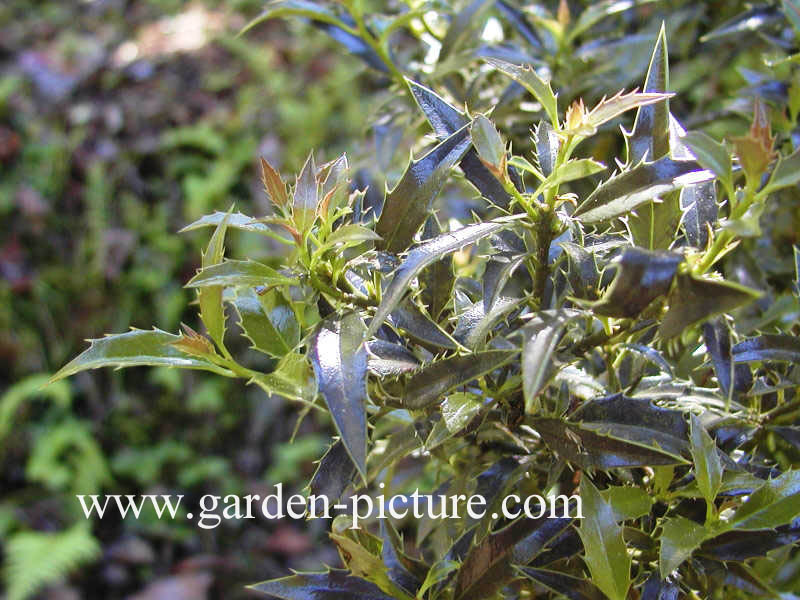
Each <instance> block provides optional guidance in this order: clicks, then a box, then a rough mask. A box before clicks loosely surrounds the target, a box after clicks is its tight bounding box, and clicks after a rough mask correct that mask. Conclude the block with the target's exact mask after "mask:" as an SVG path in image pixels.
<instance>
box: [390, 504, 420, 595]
mask: <svg viewBox="0 0 800 600" xmlns="http://www.w3.org/2000/svg"><path fill="white" fill-rule="evenodd" d="M381 539H382V540H383V545H382V547H381V560H382V561H383V564H384V565H386V569H387V575H388V576H389V579H390V580H391V581H392V583H394V584H395V585H397V586H399V587H400V588H401V589H402V590H404V591H405V592H407V593H409V594H411V595H412V596H413V595H414V594H415V593H416V591H417V590H418V589H419V587H420V585H421V583H420V581H419V579H418V578H417V577H416V576H415V575H414V574H413V573H411V571H410V570H409V569H408V567H407V565H406V562H410V560H409V559H408V558H407V557H405V556H404V554H403V550H402V548H401V544H402V540H401V539H400V536H399V535H398V534H397V531H395V528H394V525H392V522H391V521H389V520H387V519H381Z"/></svg>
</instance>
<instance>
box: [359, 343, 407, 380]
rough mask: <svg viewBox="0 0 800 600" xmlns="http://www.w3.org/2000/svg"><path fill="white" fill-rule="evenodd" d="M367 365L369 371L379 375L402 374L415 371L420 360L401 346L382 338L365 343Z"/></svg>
mask: <svg viewBox="0 0 800 600" xmlns="http://www.w3.org/2000/svg"><path fill="white" fill-rule="evenodd" d="M367 352H368V353H369V358H368V359H367V366H368V367H369V370H370V372H371V373H374V374H375V375H378V376H379V377H389V376H392V375H402V374H403V373H408V372H409V371H416V370H417V369H418V368H419V366H420V362H419V359H417V357H416V356H414V355H413V354H411V352H409V351H408V350H406V349H405V348H404V347H403V346H400V345H398V344H392V343H391V342H386V341H384V340H372V341H371V342H368V343H367Z"/></svg>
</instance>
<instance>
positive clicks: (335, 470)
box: [308, 440, 358, 502]
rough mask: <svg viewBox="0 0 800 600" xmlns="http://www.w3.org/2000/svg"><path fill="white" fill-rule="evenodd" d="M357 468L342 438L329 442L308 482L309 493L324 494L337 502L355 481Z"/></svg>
mask: <svg viewBox="0 0 800 600" xmlns="http://www.w3.org/2000/svg"><path fill="white" fill-rule="evenodd" d="M357 475H358V470H357V469H356V466H355V465H354V464H353V459H351V458H350V454H348V452H347V449H346V448H345V447H344V444H343V443H342V440H337V441H336V442H334V443H333V444H331V446H330V448H328V450H327V451H326V452H325V454H324V455H323V456H322V458H321V459H320V461H319V464H318V465H317V470H316V471H314V475H313V476H312V477H311V481H309V483H308V487H309V490H310V492H311V495H315V496H318V497H319V496H325V497H327V498H328V500H330V501H331V502H338V501H339V498H341V496H342V494H343V493H344V491H345V490H346V489H347V487H348V486H349V485H350V484H351V483H353V482H354V481H355V478H356V476H357Z"/></svg>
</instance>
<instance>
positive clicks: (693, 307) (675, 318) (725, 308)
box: [658, 274, 761, 338]
mask: <svg viewBox="0 0 800 600" xmlns="http://www.w3.org/2000/svg"><path fill="white" fill-rule="evenodd" d="M760 295H761V294H760V293H759V292H757V291H756V290H753V289H750V288H746V287H744V286H742V285H738V284H735V283H731V282H729V281H716V280H712V279H697V278H695V277H693V276H692V275H683V274H681V275H678V277H677V281H676V285H675V286H674V287H673V289H672V291H671V292H670V294H669V297H668V298H667V304H669V310H667V313H666V314H665V315H664V318H663V319H662V321H661V326H660V327H659V328H658V333H659V335H660V336H661V337H663V338H671V337H674V336H676V335H678V334H680V333H681V332H682V331H683V330H684V329H686V328H687V327H689V326H691V325H695V324H697V323H701V322H703V321H704V320H706V319H708V318H710V317H713V316H714V315H718V314H720V313H725V312H729V311H731V310H733V309H735V308H738V307H740V306H742V305H744V304H747V303H749V302H752V301H753V300H755V299H757V298H758V297H760Z"/></svg>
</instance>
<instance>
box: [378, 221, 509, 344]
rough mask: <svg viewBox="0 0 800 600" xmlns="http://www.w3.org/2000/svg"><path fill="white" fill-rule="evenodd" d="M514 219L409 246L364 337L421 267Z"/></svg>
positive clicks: (386, 312)
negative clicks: (409, 248) (412, 246)
mask: <svg viewBox="0 0 800 600" xmlns="http://www.w3.org/2000/svg"><path fill="white" fill-rule="evenodd" d="M514 221H515V217H510V218H509V217H504V218H500V219H496V220H494V221H486V222H485V223H476V224H475V225H468V226H466V227H463V228H462V229H459V230H457V231H453V232H450V233H443V234H441V235H439V236H437V237H435V238H433V239H432V240H428V241H426V242H423V243H422V244H420V245H419V246H417V247H416V248H414V249H413V250H411V251H410V252H409V253H408V256H407V257H406V259H405V260H404V261H403V263H402V264H401V265H400V267H398V269H397V271H395V274H394V277H393V278H392V281H391V283H390V284H389V287H387V288H386V290H385V291H384V293H383V298H382V300H381V304H380V306H379V307H378V310H377V312H376V313H375V318H374V319H373V320H372V323H370V326H369V331H368V334H367V337H372V335H374V333H375V332H376V331H377V330H378V327H380V326H381V325H382V324H383V322H384V320H385V319H386V317H388V316H389V313H391V312H392V311H393V310H394V309H395V307H396V306H397V305H398V304H400V301H401V300H402V298H403V296H404V295H405V293H406V291H408V288H409V286H410V285H411V281H412V280H413V279H414V277H416V276H417V274H418V273H419V272H420V271H421V270H422V269H424V268H425V267H426V266H428V265H429V264H431V263H432V262H435V261H437V260H440V259H441V258H442V257H444V256H447V255H448V254H451V253H453V252H455V251H456V250H459V249H460V248H463V247H464V246H466V245H468V244H474V243H475V242H477V241H479V240H481V239H483V238H485V237H488V236H490V235H492V234H493V233H497V232H498V231H501V230H502V229H505V228H506V227H510V226H511V225H512V224H513V223H514Z"/></svg>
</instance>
